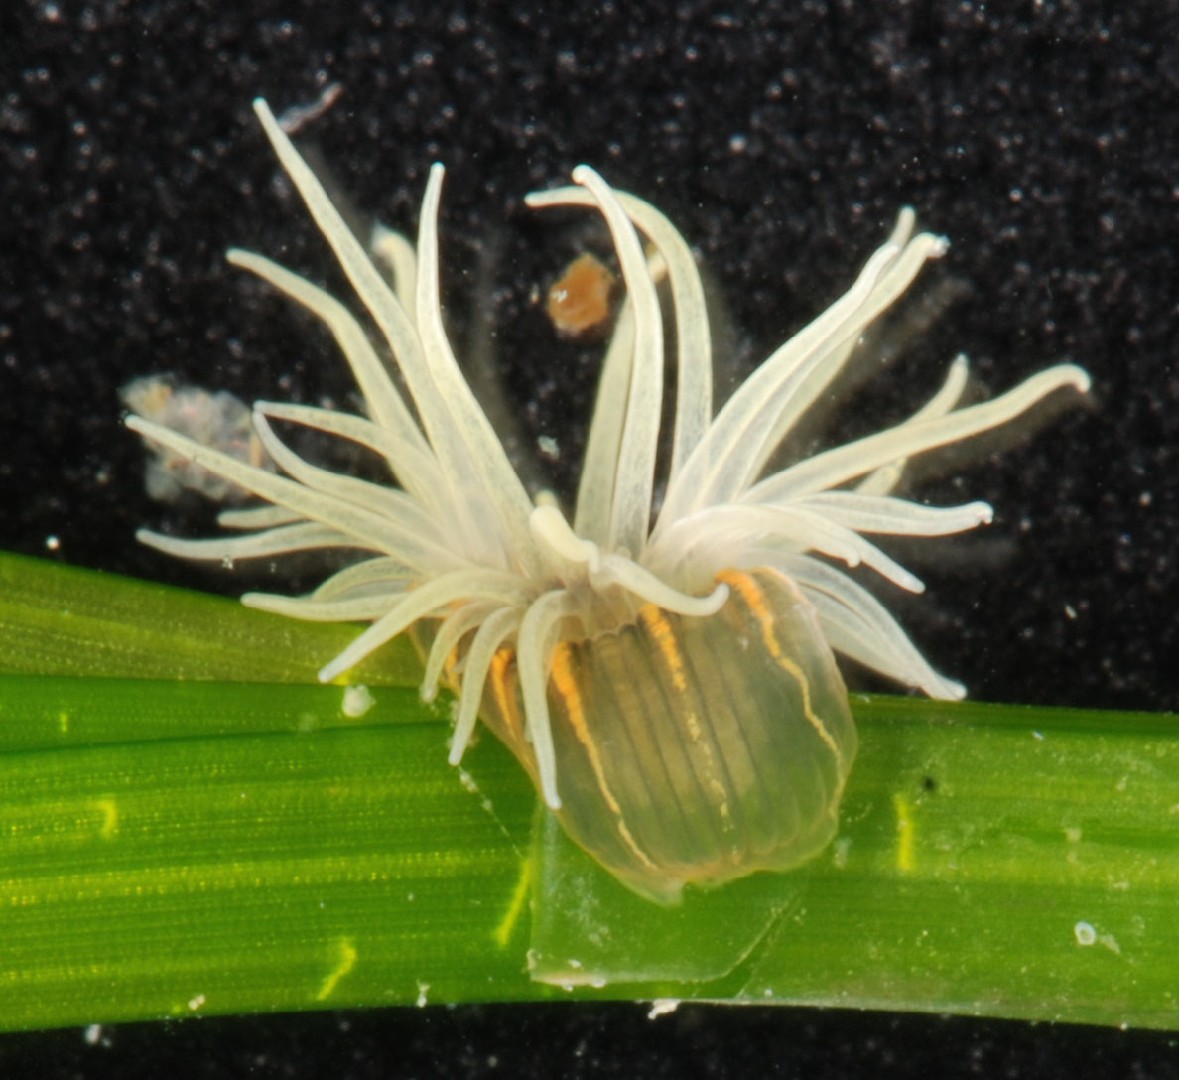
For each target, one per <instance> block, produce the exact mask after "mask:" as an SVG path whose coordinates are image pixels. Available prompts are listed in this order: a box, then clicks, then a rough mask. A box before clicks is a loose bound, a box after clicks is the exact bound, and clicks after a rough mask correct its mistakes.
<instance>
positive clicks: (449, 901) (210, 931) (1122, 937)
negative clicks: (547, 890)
mask: <svg viewBox="0 0 1179 1080" xmlns="http://www.w3.org/2000/svg"><path fill="white" fill-rule="evenodd" d="M5 575H7V577H6V576H5ZM0 581H3V584H2V585H0V590H2V591H0V657H5V658H7V664H6V666H7V667H8V668H9V670H15V671H18V672H22V673H23V674H18V675H13V676H8V677H3V678H0V709H2V712H0V729H2V730H0V912H2V913H3V914H2V915H0V918H2V919H3V938H2V940H3V949H2V950H0V1027H3V1028H10V1029H11V1028H30V1027H50V1026H55V1025H63V1024H73V1023H82V1022H92V1021H103V1020H116V1019H128V1018H135V1017H140V1018H146V1017H153V1016H166V1015H175V1014H189V1013H226V1012H248V1011H269V1010H274V1009H314V1008H339V1007H344V1006H354V1005H380V1004H394V1003H414V1002H418V1001H431V1002H438V1001H445V1002H462V1001H492V1000H535V999H538V998H544V997H551V996H553V995H554V994H559V995H561V996H565V995H566V992H565V991H563V990H557V989H554V988H553V987H551V986H547V985H543V984H541V983H538V982H534V981H532V980H531V979H530V978H529V975H528V972H527V970H526V962H527V954H528V951H529V949H530V947H531V948H533V949H537V950H539V951H540V952H542V953H543V952H546V951H547V953H548V954H549V955H556V954H562V955H563V956H564V957H565V959H566V960H573V961H578V962H580V960H579V957H581V956H585V957H587V958H589V953H588V952H586V951H585V949H586V940H587V939H586V928H587V927H592V926H594V925H595V924H596V925H597V926H598V927H599V928H602V927H604V928H605V929H606V930H607V931H608V930H609V928H610V927H611V926H614V927H623V926H626V927H628V928H633V927H636V926H641V925H642V920H643V919H651V918H653V917H654V918H657V919H659V920H660V921H661V922H664V923H667V921H668V920H670V921H671V922H672V923H674V924H675V926H674V932H668V933H666V934H664V936H663V937H662V938H661V939H660V940H655V939H654V937H652V938H651V939H650V940H646V939H645V938H644V937H643V935H642V934H639V935H638V936H637V944H636V938H635V935H632V939H631V941H630V943H629V944H628V945H627V946H626V950H625V956H623V957H622V960H623V961H624V967H623V966H616V969H615V970H618V971H622V970H624V969H625V975H626V978H627V980H628V981H625V982H622V981H612V982H610V983H609V985H607V986H606V987H605V988H604V989H603V990H597V991H595V990H594V989H592V988H589V987H584V988H579V989H577V990H576V991H574V993H575V994H582V995H591V996H602V995H606V996H610V997H615V998H631V999H634V998H648V997H684V998H687V997H699V998H708V999H712V1000H724V1001H748V1002H758V1003H768V1002H775V1001H779V1002H813V1003H823V1004H837V1005H844V1006H860V1007H886V1008H889V1009H909V1010H928V1011H939V1012H966V1013H983V1014H989V1015H997V1016H1012V1017H1028V1018H1040V1019H1066V1020H1074V1021H1085V1022H1092V1023H1105V1024H1132V1025H1142V1026H1153V1027H1168V1028H1179V1003H1177V999H1176V994H1177V991H1179V987H1177V986H1176V983H1175V980H1174V957H1175V956H1176V955H1179V842H1176V840H1175V839H1174V837H1175V830H1176V805H1177V804H1176V798H1177V792H1179V725H1176V722H1175V720H1174V718H1172V717H1165V716H1149V715H1127V714H1113V713H1086V712H1077V711H1068V710H1052V709H1024V708H1011V707H997V706H987V705H975V704H966V705H954V706H949V705H945V704H941V703H934V702H926V701H920V700H913V699H887V698H875V699H863V698H857V699H856V701H855V702H854V705H855V711H856V718H857V722H858V723H859V725H860V732H861V750H860V755H859V757H858V759H857V763H856V768H855V770H854V772H853V776H852V780H851V783H850V784H849V787H848V792H847V796H846V800H845V804H844V812H843V824H842V829H841V833H840V837H839V840H838V841H837V842H836V845H835V846H834V847H833V848H832V850H831V851H830V852H829V853H827V854H826V855H824V856H823V857H822V858H820V859H819V860H817V861H816V862H815V863H814V864H812V865H811V866H810V867H808V868H806V869H804V870H803V871H802V872H800V873H798V874H793V875H788V876H786V877H783V878H781V879H780V881H781V886H782V899H781V905H780V906H781V914H780V916H779V917H778V918H777V919H776V921H773V922H772V925H770V927H769V929H768V931H767V932H765V933H764V935H763V934H761V932H760V931H759V933H758V934H755V935H754V940H753V942H752V943H751V944H752V948H751V949H750V948H749V947H747V946H734V953H733V956H732V964H731V970H728V971H727V972H726V973H724V974H721V975H719V976H718V975H717V967H716V965H715V963H714V959H715V958H705V957H704V951H705V950H703V949H701V948H700V947H699V943H700V942H701V941H702V940H704V939H709V940H710V941H711V939H713V938H715V937H716V936H717V935H716V931H715V926H716V923H717V919H718V918H719V917H722V916H721V913H723V917H724V918H725V919H728V920H738V921H739V920H741V919H742V918H743V917H745V916H746V914H748V917H749V918H750V919H753V918H761V919H762V920H763V922H762V924H759V925H764V912H765V910H766V907H765V902H766V898H765V896H761V897H760V899H759V901H758V902H759V903H760V904H761V905H762V906H761V907H759V908H758V909H757V910H758V911H760V912H762V913H763V914H761V915H757V916H754V915H752V914H751V912H752V910H753V909H744V908H742V906H741V904H742V900H741V897H740V896H739V895H738V894H736V893H733V892H730V891H729V890H721V891H720V892H718V893H717V894H715V896H704V897H695V898H693V899H692V900H691V901H690V902H689V903H688V904H686V905H685V907H684V909H682V911H681V912H680V913H674V912H673V913H668V912H667V911H665V910H664V909H658V908H653V907H652V906H651V905H650V904H648V903H647V902H645V901H642V900H639V899H637V898H635V897H633V896H631V895H630V894H628V893H626V892H625V891H623V890H618V889H616V888H614V887H613V882H612V881H610V880H609V879H605V878H604V877H602V876H601V875H598V872H597V871H596V870H594V869H593V868H592V867H589V868H586V867H581V868H580V869H579V870H578V877H577V882H578V884H577V885H576V895H573V894H572V892H571V891H569V887H566V892H565V894H561V893H560V892H558V893H557V894H554V895H543V893H542V897H543V898H542V900H541V904H542V908H541V910H540V911H539V913H538V916H537V917H536V918H535V919H531V918H530V916H529V912H528V910H527V905H526V904H524V903H523V897H524V894H525V893H524V891H525V888H526V885H527V882H528V880H529V879H530V878H533V879H535V880H540V881H541V882H545V881H547V880H549V877H546V875H549V876H551V874H552V872H553V867H554V866H557V865H565V864H566V863H572V864H575V863H576V860H577V858H578V857H579V853H576V852H570V851H565V852H561V851H560V850H555V851H554V850H549V849H545V853H544V859H545V860H546V864H545V865H540V866H538V865H536V862H537V859H536V856H534V855H530V850H532V849H530V842H529V836H530V828H531V824H532V817H533V812H534V807H535V796H534V794H533V792H532V790H531V787H530V785H529V784H528V782H527V780H526V779H525V778H524V777H523V775H522V774H521V772H520V770H519V769H518V767H517V766H516V765H515V763H514V762H513V761H512V760H511V758H510V756H509V755H508V754H507V753H506V751H503V750H502V749H501V748H500V747H499V746H498V745H496V744H494V743H493V742H492V741H491V740H489V739H484V740H483V742H482V744H481V745H479V746H477V747H475V748H474V750H473V751H472V753H471V755H469V761H468V765H469V768H470V770H471V776H470V777H467V778H466V782H465V783H464V782H463V779H462V778H461V777H460V775H459V774H458V773H457V772H456V770H454V769H451V768H450V767H448V766H447V765H446V763H445V741H446V727H445V725H444V724H443V723H442V722H441V720H442V715H441V714H440V713H439V714H435V713H431V712H430V711H429V710H425V709H423V708H422V707H421V705H420V703H418V702H417V700H416V695H415V694H414V693H413V691H412V690H406V689H404V688H402V689H398V688H397V686H396V685H394V686H390V687H387V688H386V687H383V686H382V683H394V684H396V683H398V682H399V681H400V683H401V684H402V686H403V687H404V686H405V685H407V684H412V683H413V682H414V681H415V679H416V677H417V673H416V671H415V669H414V665H413V663H412V660H410V659H406V658H404V657H403V659H404V664H403V670H401V671H396V670H394V666H393V665H389V664H388V662H387V661H386V660H385V659H384V658H382V665H384V666H383V667H379V668H378V667H375V666H374V670H372V671H371V672H366V675H365V679H366V681H367V682H368V683H369V684H370V686H372V688H373V691H372V693H373V699H374V703H373V705H372V707H371V709H369V711H368V712H366V713H365V714H364V716H363V717H361V718H358V719H350V718H349V717H347V716H345V715H344V713H343V709H342V707H343V691H342V690H341V688H339V687H318V686H313V685H298V682H299V681H303V682H310V680H311V679H312V678H313V673H314V671H315V670H316V669H317V668H318V666H319V664H321V663H322V662H323V659H324V654H325V653H326V654H327V655H329V656H330V655H331V653H332V651H333V650H334V649H335V648H337V647H338V643H339V642H341V641H343V640H346V639H347V637H348V636H349V634H350V632H351V631H350V630H349V629H348V628H339V627H336V628H329V627H315V626H309V625H304V624H298V623H290V622H288V621H286V620H281V619H273V618H269V617H267V616H264V615H259V614H258V613H254V612H248V611H244V610H242V609H240V608H239V607H237V606H236V605H234V604H232V603H230V602H225V601H215V600H211V599H209V598H206V597H202V596H199V595H196V594H188V593H183V592H179V591H175V590H165V589H158V588H155V587H151V586H144V585H140V584H137V583H133V582H125V581H121V580H119V579H117V578H111V577H107V576H103V575H95V574H86V573H82V572H77V571H70V570H64V569H62V568H59V567H53V568H49V567H46V566H45V565H44V564H36V563H32V562H30V561H29V560H19V559H17V560H11V561H7V562H4V561H0ZM304 631H306V632H307V637H306V638H304V637H303V633H304ZM322 631H330V632H332V633H334V634H335V635H336V636H335V638H334V639H333V638H331V637H330V635H321V632H322ZM283 634H289V635H290V637H289V640H288V642H287V644H286V645H285V646H283V645H282V644H276V641H278V640H279V638H277V637H275V636H273V635H283ZM317 635H320V636H317ZM129 658H133V659H129ZM63 671H65V672H75V673H77V675H76V676H74V677H61V675H60V674H54V673H60V672H63ZM104 671H110V672H111V673H112V674H115V675H119V676H122V677H120V678H102V677H99V676H101V674H102V673H103V672H104ZM136 672H138V673H141V674H144V675H154V676H159V675H162V674H177V673H182V674H184V675H185V676H187V677H190V678H192V677H198V676H199V677H202V678H206V679H218V680H223V681H210V682H202V683H192V682H189V683H185V682H178V681H176V679H175V678H164V679H160V678H150V679H149V678H140V679H136V678H128V677H127V676H129V675H132V674H134V673H136ZM390 672H392V673H390ZM284 679H285V680H287V681H288V685H274V683H275V682H276V681H279V680H284ZM233 680H253V681H254V682H255V683H256V685H248V684H245V685H243V683H242V682H241V681H233ZM267 680H269V683H268V682H267ZM291 680H294V683H293V684H291ZM542 820H543V819H542ZM549 847H550V848H551V847H552V845H551V844H550V845H549ZM558 847H559V845H558ZM553 860H557V862H553ZM583 871H584V872H583ZM764 881H770V882H772V881H773V879H769V878H766V879H762V882H763V883H764ZM534 891H538V892H540V891H541V890H534ZM752 891H753V892H758V893H760V892H762V891H764V884H759V885H758V886H757V887H756V888H755V889H754V890H752ZM562 905H564V906H565V907H567V908H568V909H569V910H570V912H571V917H568V918H561V917H559V916H560V911H561V908H562ZM772 906H773V901H772V898H771V907H772ZM554 912H556V917H551V916H553V913H554ZM587 912H589V913H591V914H592V915H593V917H594V918H593V920H587V919H585V918H584V916H585V915H586V913H587ZM573 915H576V916H577V917H572V916H573ZM530 926H531V927H532V929H530ZM532 933H535V934H536V935H539V936H537V937H535V938H531V937H530V934H532ZM598 937H600V935H598ZM645 941H646V944H645V946H644V942H645ZM644 947H645V948H646V954H643V952H642V949H643V948H644ZM636 950H639V952H638V955H636ZM592 960H593V962H594V963H599V962H600V963H604V964H610V963H615V964H616V965H617V962H618V957H617V956H615V957H611V956H610V955H609V950H608V949H607V950H606V954H605V956H604V957H603V956H602V955H601V954H597V955H595V956H594V957H593V958H592ZM724 966H725V965H723V964H722V965H721V969H722V970H723V968H724ZM574 970H576V969H575V968H574ZM583 970H584V969H583ZM668 971H674V972H678V980H679V981H673V980H671V979H669V978H667V976H666V972H668ZM701 980H703V981H701ZM557 981H559V979H558V980H557ZM570 981H575V980H570ZM576 981H579V982H580V981H587V982H593V981H595V979H594V976H593V974H592V973H591V974H589V976H588V977H587V978H586V979H585V980H576Z"/></svg>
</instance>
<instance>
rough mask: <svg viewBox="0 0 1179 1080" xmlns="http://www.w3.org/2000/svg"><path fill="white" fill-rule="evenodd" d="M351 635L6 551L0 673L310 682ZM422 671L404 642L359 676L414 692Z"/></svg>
mask: <svg viewBox="0 0 1179 1080" xmlns="http://www.w3.org/2000/svg"><path fill="white" fill-rule="evenodd" d="M230 609H234V610H233V615H232V616H229V615H227V611H228V610H230ZM355 634H356V631H355V629H354V628H352V627H349V626H342V625H338V624H336V625H332V624H327V625H325V624H320V623H300V622H296V621H292V620H290V619H276V618H274V616H272V615H267V614H265V613H264V612H260V611H251V610H249V609H246V608H240V607H239V605H236V604H233V603H231V602H230V603H227V602H226V601H225V600H223V599H220V598H218V597H215V596H208V595H206V594H204V593H197V592H189V591H188V590H185V589H175V588H169V587H168V586H165V585H154V584H152V583H150V582H146V581H133V580H131V579H129V578H119V577H114V576H112V575H110V574H103V573H99V572H97V571H93V570H80V569H77V568H75V567H69V566H61V565H58V564H56V563H50V562H46V561H44V560H41V559H30V558H26V557H23V556H20V555H11V554H8V553H0V671H3V672H14V673H16V672H24V673H28V674H31V675H77V676H86V675H95V676H100V677H104V678H118V677H120V676H122V677H126V678H132V679H222V680H225V681H230V682H305V683H314V682H315V681H316V678H315V673H316V672H317V671H318V670H319V669H320V668H321V667H322V666H323V665H324V664H325V663H326V662H327V661H328V660H330V659H331V658H332V656H333V655H334V654H335V653H337V652H339V651H341V650H342V649H343V648H344V646H345V645H347V644H348V642H349V641H350V640H351V639H352V638H353V637H354V636H355ZM420 674H421V666H420V664H419V663H418V661H417V659H416V656H415V654H414V650H413V648H412V647H411V646H410V644H409V642H408V641H406V640H404V639H401V640H399V641H396V642H393V643H392V644H391V645H390V646H389V647H388V648H385V649H382V650H381V652H380V655H379V656H378V657H375V658H373V659H371V660H369V661H368V662H366V663H365V664H362V665H360V666H359V667H357V668H356V669H355V675H356V681H361V682H366V683H369V684H370V685H397V686H410V685H413V683H414V681H415V680H416V679H417V678H419V677H420Z"/></svg>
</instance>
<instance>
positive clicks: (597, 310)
mask: <svg viewBox="0 0 1179 1080" xmlns="http://www.w3.org/2000/svg"><path fill="white" fill-rule="evenodd" d="M617 283H618V282H617V279H616V278H615V276H614V275H613V274H612V273H611V272H610V270H609V269H608V268H607V267H606V266H604V265H603V264H602V262H601V261H600V260H599V259H598V258H596V257H595V256H593V255H591V254H589V253H588V252H586V253H585V254H582V255H578V257H577V258H576V259H574V260H573V261H572V262H571V263H570V264H569V265H568V266H566V267H565V272H564V273H563V274H562V275H561V277H560V280H558V281H556V282H555V283H554V284H553V286H552V288H550V289H549V298H548V305H547V307H546V310H547V311H548V316H549V320H550V321H551V322H552V324H553V327H554V328H555V329H556V331H557V333H558V334H560V335H561V337H568V338H587V339H591V340H592V339H594V338H597V337H601V336H602V335H604V333H605V332H606V330H608V329H609V325H610V320H611V315H612V314H613V308H612V305H611V303H610V301H611V298H612V296H613V294H614V289H615V286H616V285H617Z"/></svg>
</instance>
